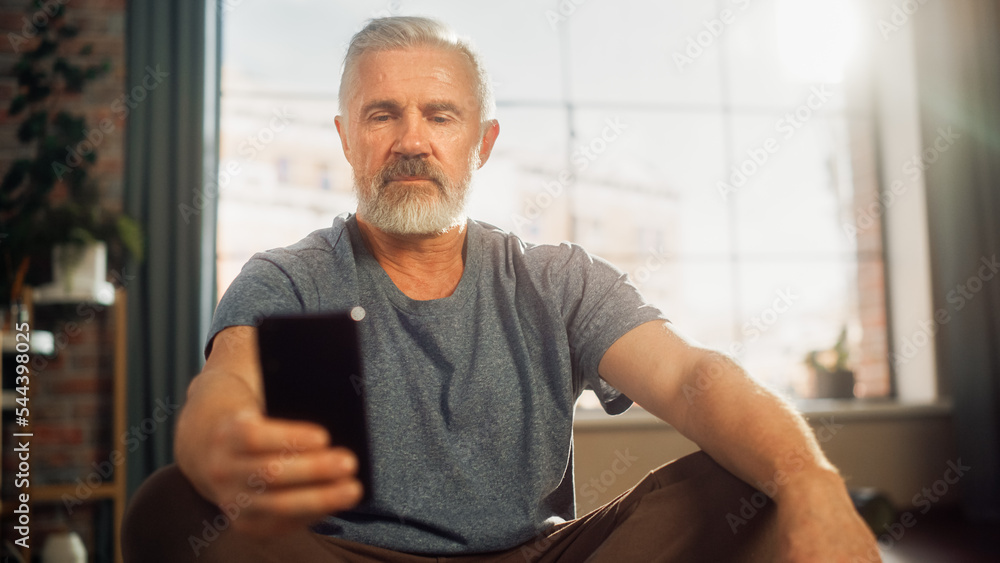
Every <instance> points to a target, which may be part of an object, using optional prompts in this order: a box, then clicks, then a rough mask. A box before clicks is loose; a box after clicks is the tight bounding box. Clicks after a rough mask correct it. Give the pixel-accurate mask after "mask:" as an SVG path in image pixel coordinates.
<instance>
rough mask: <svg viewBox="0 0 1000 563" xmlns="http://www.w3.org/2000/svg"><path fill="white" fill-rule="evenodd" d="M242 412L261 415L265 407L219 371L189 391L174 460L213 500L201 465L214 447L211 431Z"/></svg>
mask: <svg viewBox="0 0 1000 563" xmlns="http://www.w3.org/2000/svg"><path fill="white" fill-rule="evenodd" d="M243 411H250V412H262V405H261V404H260V400H259V399H258V398H257V397H256V395H255V393H254V392H253V390H252V389H251V388H250V387H249V386H248V385H247V384H246V383H245V382H244V381H243V380H242V379H240V378H239V377H237V376H235V375H232V374H228V373H225V372H222V371H219V370H216V371H206V372H202V373H201V374H200V375H198V377H196V378H195V379H194V380H193V381H192V382H191V386H190V387H189V388H188V394H187V401H186V402H185V405H184V409H183V410H182V411H181V413H180V416H179V418H178V421H177V434H176V438H175V440H174V457H175V459H176V460H177V465H178V466H179V467H180V468H181V471H182V472H183V473H184V474H185V475H186V476H187V477H188V479H190V480H191V481H192V483H193V484H194V485H195V488H197V489H198V491H199V492H200V493H202V495H205V496H206V497H208V496H210V495H209V493H208V487H207V486H206V481H207V476H206V475H203V474H202V473H203V472H202V471H201V470H200V465H199V463H198V462H199V461H200V460H203V459H204V458H205V453H206V452H207V451H208V449H209V448H211V447H212V446H213V444H212V432H211V431H212V429H216V428H218V427H219V425H220V424H225V423H226V421H228V420H231V419H232V418H233V417H235V416H236V415H237V413H240V412H243ZM210 500H214V499H210Z"/></svg>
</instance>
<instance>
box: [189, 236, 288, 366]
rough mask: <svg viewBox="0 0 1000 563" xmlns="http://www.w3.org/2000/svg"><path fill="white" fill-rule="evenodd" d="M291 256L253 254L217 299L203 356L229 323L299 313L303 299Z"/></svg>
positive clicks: (246, 323)
mask: <svg viewBox="0 0 1000 563" xmlns="http://www.w3.org/2000/svg"><path fill="white" fill-rule="evenodd" d="M290 259H291V256H289V255H286V254H284V252H283V251H281V250H277V251H269V252H266V253H265V252H260V253H257V254H255V255H254V256H253V257H252V258H250V260H249V261H248V262H247V263H246V264H245V265H244V266H243V269H242V270H241V271H240V273H239V275H237V276H236V279H234V280H233V283H232V284H230V285H229V289H227V290H226V293H225V294H223V296H222V299H221V300H219V305H218V306H217V307H216V308H215V315H214V316H213V317H212V326H211V328H210V329H209V331H208V339H207V341H206V342H205V357H206V358H207V357H208V355H209V353H210V352H211V351H212V340H213V339H214V338H215V335H216V334H218V333H219V332H220V331H222V330H223V329H225V328H228V327H231V326H254V325H257V324H258V323H259V322H260V319H261V318H263V317H266V316H268V315H274V314H287V313H301V312H303V311H304V304H303V303H304V301H303V298H302V295H301V292H300V291H299V288H298V287H297V286H296V284H295V282H294V281H293V279H292V276H291V275H290V273H289V272H290V268H289V264H288V261H289V260H290Z"/></svg>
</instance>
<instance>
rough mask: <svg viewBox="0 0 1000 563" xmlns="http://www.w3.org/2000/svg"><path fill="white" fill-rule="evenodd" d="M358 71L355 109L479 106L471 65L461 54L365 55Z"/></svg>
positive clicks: (437, 51)
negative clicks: (394, 104)
mask: <svg viewBox="0 0 1000 563" xmlns="http://www.w3.org/2000/svg"><path fill="white" fill-rule="evenodd" d="M355 70H356V72H357V90H356V91H355V92H354V93H353V94H354V95H353V100H352V104H351V105H352V106H353V105H358V104H362V105H363V104H364V103H365V100H371V99H392V100H396V101H400V102H404V103H405V102H419V101H420V100H421V99H425V98H426V99H451V100H452V101H454V102H456V103H462V104H468V103H471V104H476V103H477V102H476V97H475V95H474V84H475V78H474V72H473V68H472V62H471V61H470V60H469V59H468V57H466V56H465V55H464V54H462V53H460V52H456V51H446V50H443V49H438V48H434V47H419V48H412V49H393V50H388V51H376V52H372V53H366V54H364V55H362V56H361V57H360V58H359V59H358V61H357V66H356V67H355Z"/></svg>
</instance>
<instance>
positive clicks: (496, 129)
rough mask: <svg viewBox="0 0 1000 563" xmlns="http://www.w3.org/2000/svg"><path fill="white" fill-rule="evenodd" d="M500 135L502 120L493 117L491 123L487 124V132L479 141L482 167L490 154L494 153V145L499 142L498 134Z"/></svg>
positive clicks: (480, 165) (480, 164)
mask: <svg viewBox="0 0 1000 563" xmlns="http://www.w3.org/2000/svg"><path fill="white" fill-rule="evenodd" d="M499 135H500V122H499V121H497V120H496V119H491V120H490V122H489V124H488V125H487V126H486V132H485V133H483V139H482V141H480V143H479V167H480V168H482V167H483V165H484V164H486V161H487V160H489V159H490V154H492V153H493V145H494V144H495V143H496V142H497V136H499Z"/></svg>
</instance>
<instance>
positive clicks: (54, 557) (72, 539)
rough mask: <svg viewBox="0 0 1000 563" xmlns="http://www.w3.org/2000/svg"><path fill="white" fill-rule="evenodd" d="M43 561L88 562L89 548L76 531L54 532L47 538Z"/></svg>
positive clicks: (45, 562)
mask: <svg viewBox="0 0 1000 563" xmlns="http://www.w3.org/2000/svg"><path fill="white" fill-rule="evenodd" d="M42 563H87V548H86V547H85V546H84V545H83V540H82V539H80V536H79V534H77V533H76V532H53V533H51V534H49V535H48V537H47V538H45V547H43V548H42Z"/></svg>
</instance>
